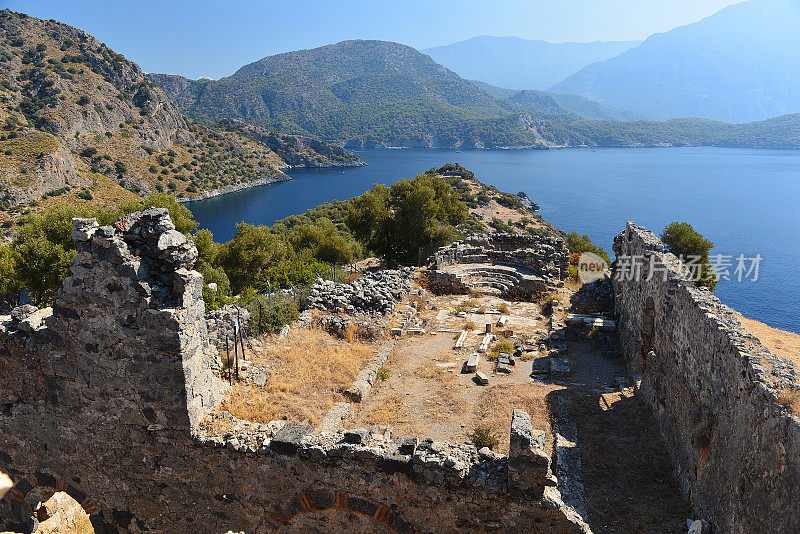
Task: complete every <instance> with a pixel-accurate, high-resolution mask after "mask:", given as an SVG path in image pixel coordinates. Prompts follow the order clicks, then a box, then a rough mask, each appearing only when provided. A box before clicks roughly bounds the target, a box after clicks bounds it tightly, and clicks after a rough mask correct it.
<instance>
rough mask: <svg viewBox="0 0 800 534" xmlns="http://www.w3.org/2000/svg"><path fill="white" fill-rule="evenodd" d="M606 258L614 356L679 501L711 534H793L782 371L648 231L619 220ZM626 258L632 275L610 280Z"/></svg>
mask: <svg viewBox="0 0 800 534" xmlns="http://www.w3.org/2000/svg"><path fill="white" fill-rule="evenodd" d="M614 252H615V253H616V255H617V269H618V272H617V276H615V299H616V308H617V311H618V313H619V331H620V341H621V344H622V349H623V353H624V356H625V358H626V360H627V362H628V365H629V366H630V369H631V372H632V373H634V375H636V376H637V377H638V378H637V381H639V380H640V383H639V386H638V388H639V392H640V394H641V396H642V397H643V398H644V399H645V400H646V402H647V403H648V404H649V405H650V407H651V408H652V410H653V413H654V415H655V417H656V420H657V421H658V424H659V427H660V430H661V433H662V434H663V437H664V439H665V441H666V442H667V445H668V449H669V450H670V453H671V456H672V459H673V461H674V463H675V466H676V468H677V471H678V477H679V480H680V483H681V487H682V491H683V493H684V496H685V497H686V498H687V500H688V501H689V502H690V503H691V504H692V506H693V507H694V509H695V510H696V512H697V514H698V515H699V516H701V517H703V518H704V519H707V520H709V521H711V523H712V524H713V525H714V526H715V528H716V530H715V531H716V532H720V533H726V534H728V533H731V534H738V533H741V534H746V533H753V532H775V533H790V532H800V508H799V507H798V503H800V419H798V418H797V417H795V416H793V415H791V414H790V413H789V412H788V410H787V408H786V407H784V406H782V405H781V404H780V403H779V402H778V397H777V395H778V392H779V391H780V390H781V389H784V388H790V387H796V383H797V374H796V371H795V369H794V367H793V366H792V365H791V362H788V361H787V360H783V359H780V358H777V357H775V356H774V355H772V354H770V353H769V351H768V350H767V348H766V347H764V346H763V345H762V344H761V343H760V342H759V341H758V339H757V338H755V337H754V336H752V335H751V334H748V333H747V332H746V331H744V330H743V328H742V327H741V325H740V323H739V321H738V320H737V319H736V317H735V315H734V312H733V310H731V309H730V308H728V307H727V306H724V305H723V304H722V303H721V302H720V301H719V299H718V298H717V297H716V296H714V295H713V294H712V293H711V292H709V291H708V290H706V289H700V288H697V287H695V285H694V284H693V283H692V281H691V280H689V279H688V277H687V276H686V272H685V267H684V266H683V265H682V264H681V262H679V261H678V259H677V258H676V257H675V256H674V255H672V254H669V253H666V252H665V251H664V245H663V244H662V243H661V242H660V241H659V240H658V238H657V237H656V236H655V235H654V234H652V233H651V232H648V231H646V230H644V229H643V228H640V227H637V226H635V225H633V223H628V225H627V227H626V229H625V230H624V231H623V232H622V233H621V234H620V235H619V236H617V238H616V239H615V240H614ZM625 258H634V259H635V261H636V262H638V265H639V266H640V267H639V268H640V269H641V273H640V274H639V273H636V272H635V269H634V270H630V269H626V272H619V271H620V270H621V265H622V264H628V261H627V260H626V259H625ZM651 261H652V263H651ZM648 277H649V278H650V279H649V280H648Z"/></svg>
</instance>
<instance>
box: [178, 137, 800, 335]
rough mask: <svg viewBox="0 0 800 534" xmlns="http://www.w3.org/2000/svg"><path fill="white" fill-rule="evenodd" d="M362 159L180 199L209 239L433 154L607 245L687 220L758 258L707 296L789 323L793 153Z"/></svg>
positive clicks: (797, 308)
mask: <svg viewBox="0 0 800 534" xmlns="http://www.w3.org/2000/svg"><path fill="white" fill-rule="evenodd" d="M359 154H360V155H361V156H362V157H363V158H364V160H365V161H366V162H367V163H368V164H369V166H367V167H357V168H350V169H342V168H330V169H296V170H292V171H289V173H288V174H289V175H291V176H292V178H294V180H293V181H291V182H285V183H280V184H274V185H269V186H263V187H258V188H253V189H248V190H245V191H240V192H238V193H233V194H230V195H225V196H222V197H217V198H213V199H209V200H205V201H201V202H192V203H188V204H187V206H188V207H189V208H190V209H191V210H192V212H193V213H194V215H195V217H196V218H197V220H198V221H199V222H200V226H201V227H202V228H208V229H210V230H211V231H212V232H213V233H214V237H215V239H216V240H217V241H227V240H229V239H230V238H231V236H232V235H233V233H234V231H235V228H234V224H235V223H237V222H239V221H246V222H248V223H252V224H272V223H274V222H275V221H276V220H278V219H282V218H284V217H286V216H288V215H292V214H296V213H302V212H303V211H305V210H307V209H309V208H313V207H314V206H317V205H318V204H320V203H322V202H325V201H328V200H333V199H339V200H344V199H348V198H351V197H353V196H356V195H359V194H361V193H363V192H364V191H365V190H367V189H368V188H370V187H371V186H372V184H374V183H376V182H377V183H383V184H392V183H394V182H395V181H397V180H399V179H401V178H408V177H412V176H414V175H416V174H418V173H420V172H423V171H425V170H427V169H430V168H432V167H439V166H441V165H443V164H444V163H454V162H455V163H460V164H462V165H463V166H465V167H466V168H468V169H470V170H472V171H473V172H475V175H476V177H477V178H478V179H479V180H481V181H483V182H485V183H487V184H491V185H494V186H496V187H498V188H499V189H501V190H503V191H509V192H512V193H516V192H519V191H524V192H525V193H527V194H528V196H530V197H531V199H532V200H533V201H534V202H536V203H537V204H539V206H540V207H541V211H540V214H541V215H542V216H543V217H544V218H545V219H546V220H547V221H549V222H550V223H552V224H554V225H555V226H557V227H559V228H561V229H562V230H565V231H573V230H574V231H577V232H579V233H581V234H587V235H589V237H590V238H591V239H592V241H594V242H595V243H597V244H599V245H601V246H603V247H604V248H605V249H606V251H608V252H609V254H611V242H612V240H613V238H614V236H615V235H617V234H618V233H619V232H620V231H622V229H623V228H624V227H625V223H626V221H629V220H630V221H634V222H635V223H636V224H638V225H641V226H645V227H646V228H647V229H649V230H652V231H654V232H656V233H659V234H660V233H661V231H662V230H663V228H664V227H665V226H666V225H667V224H669V223H670V222H672V221H686V222H689V223H691V224H692V225H693V226H694V228H695V229H696V230H698V231H699V232H700V233H702V234H703V235H704V236H705V237H706V238H707V239H709V240H711V241H712V242H713V243H714V248H713V249H712V251H711V253H712V255H714V254H721V255H722V256H723V258H727V257H729V256H730V257H731V259H732V266H731V267H730V274H731V275H732V276H733V275H734V274H735V268H736V266H737V261H736V258H738V257H739V256H740V255H743V256H744V258H747V259H748V260H747V263H746V266H747V267H748V268H750V267H752V262H751V261H750V260H749V258H755V257H756V256H757V255H760V257H761V258H762V259H761V261H760V264H759V268H758V279H757V280H755V281H753V280H752V278H753V277H754V275H755V272H751V273H750V275H749V276H746V277H744V280H743V281H742V282H738V281H737V280H735V278H736V277H735V276H733V278H734V280H730V281H725V280H722V281H721V282H720V283H719V285H718V286H717V295H718V296H719V297H720V299H722V301H723V302H725V303H726V304H728V305H729V306H731V307H733V308H735V309H737V310H738V311H740V312H742V313H743V314H744V315H746V316H748V317H752V318H754V319H757V320H760V321H763V322H765V323H767V324H769V325H772V326H775V327H778V328H784V329H787V330H792V331H794V332H800V281H798V278H797V274H796V273H797V272H798V271H797V266H796V265H795V259H797V258H798V257H799V256H800V254H799V253H798V250H797V249H795V248H794V246H795V245H796V244H798V242H799V241H800V151H794V150H792V151H789V150H756V149H734V148H730V149H729V148H620V149H588V148H587V149H568V150H493V151H490V150H465V151H456V150H424V149H408V150H363V151H360V152H359Z"/></svg>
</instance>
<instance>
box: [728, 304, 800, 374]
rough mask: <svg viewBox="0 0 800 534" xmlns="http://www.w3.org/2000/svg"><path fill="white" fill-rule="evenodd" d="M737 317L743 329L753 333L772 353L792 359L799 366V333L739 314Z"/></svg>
mask: <svg viewBox="0 0 800 534" xmlns="http://www.w3.org/2000/svg"><path fill="white" fill-rule="evenodd" d="M737 317H738V319H739V321H741V323H742V326H743V327H744V328H745V330H747V331H748V332H750V333H751V334H753V335H755V336H756V337H757V338H758V339H759V340H760V341H761V343H763V344H764V345H766V347H767V348H768V349H769V351H770V352H771V353H772V354H774V355H775V356H780V357H781V358H787V359H789V360H792V361H793V362H794V363H795V365H797V366H800V335H798V334H795V333H793V332H787V331H786V330H780V329H778V328H773V327H771V326H769V325H766V324H764V323H761V322H759V321H756V320H754V319H748V318H747V317H744V316H742V315H739V314H737Z"/></svg>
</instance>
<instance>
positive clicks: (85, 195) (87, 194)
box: [78, 189, 94, 200]
mask: <svg viewBox="0 0 800 534" xmlns="http://www.w3.org/2000/svg"><path fill="white" fill-rule="evenodd" d="M78 198H80V199H82V200H92V199H93V198H94V197H93V196H92V193H91V191H89V190H88V189H82V190H81V191H79V192H78Z"/></svg>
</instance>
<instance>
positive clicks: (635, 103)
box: [549, 0, 800, 122]
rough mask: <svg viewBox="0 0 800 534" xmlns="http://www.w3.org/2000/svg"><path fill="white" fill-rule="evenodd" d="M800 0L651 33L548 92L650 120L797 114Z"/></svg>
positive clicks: (770, 1) (770, 2) (762, 1)
mask: <svg viewBox="0 0 800 534" xmlns="http://www.w3.org/2000/svg"><path fill="white" fill-rule="evenodd" d="M798 87H800V2H797V0H750V1H748V2H743V3H740V4H735V5H732V6H729V7H726V8H725V9H723V10H721V11H719V12H717V13H716V14H714V15H711V16H710V17H707V18H705V19H703V20H701V21H700V22H697V23H695V24H690V25H687V26H682V27H679V28H676V29H674V30H672V31H669V32H666V33H660V34H655V35H652V36H651V37H649V38H648V39H647V40H645V41H644V42H643V43H642V44H641V45H639V46H638V47H636V48H633V49H631V50H628V51H626V52H623V53H622V54H620V55H619V56H617V57H615V58H612V59H608V60H606V61H602V62H599V63H595V64H593V65H589V66H587V67H585V68H584V69H582V70H581V71H580V72H578V73H576V74H574V75H572V76H570V77H568V78H567V79H565V80H564V81H562V82H560V83H557V84H555V85H553V86H552V87H551V88H550V89H549V90H550V91H553V92H557V93H574V94H579V95H582V96H585V97H587V98H590V99H593V100H598V101H600V102H602V103H604V104H607V105H609V106H611V107H614V108H617V109H630V110H633V111H636V112H638V113H641V114H642V115H645V116H648V117H651V118H654V119H668V118H673V117H704V118H709V119H715V120H720V121H726V122H748V121H756V120H763V119H767V118H769V117H775V116H778V115H784V114H788V113H796V112H798V111H800V91H798Z"/></svg>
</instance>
